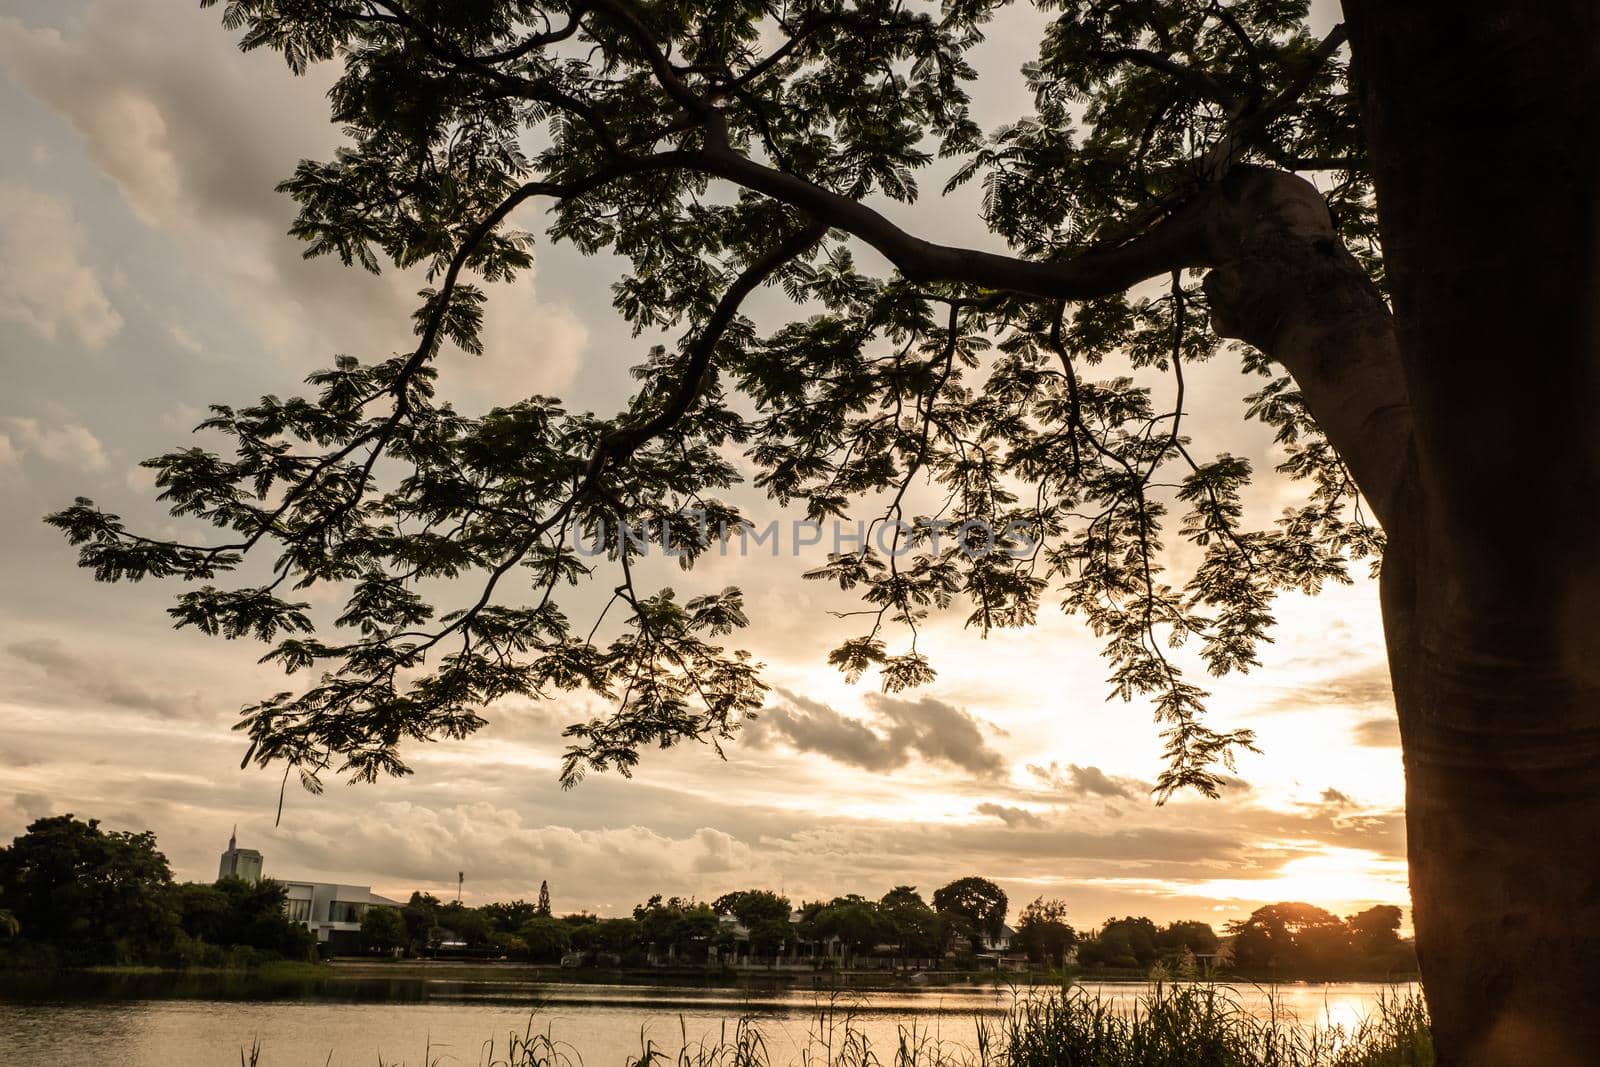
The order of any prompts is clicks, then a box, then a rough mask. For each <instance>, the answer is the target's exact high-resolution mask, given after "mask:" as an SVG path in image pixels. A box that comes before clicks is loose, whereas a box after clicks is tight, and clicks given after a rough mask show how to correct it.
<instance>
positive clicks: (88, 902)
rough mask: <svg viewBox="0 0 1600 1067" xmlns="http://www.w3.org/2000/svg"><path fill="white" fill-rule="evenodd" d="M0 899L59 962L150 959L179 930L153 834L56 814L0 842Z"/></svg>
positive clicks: (33, 939) (162, 859) (31, 938)
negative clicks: (56, 954) (2, 844)
mask: <svg viewBox="0 0 1600 1067" xmlns="http://www.w3.org/2000/svg"><path fill="white" fill-rule="evenodd" d="M0 907H3V908H4V909H6V910H7V911H9V912H10V913H11V916H12V922H11V923H8V924H7V926H8V927H9V926H12V925H13V924H14V925H15V926H16V927H17V928H18V929H19V930H20V932H21V934H22V936H24V937H26V938H27V939H28V940H29V941H30V942H32V943H34V944H40V945H47V946H50V947H51V948H52V949H54V950H56V951H57V952H59V953H60V954H61V957H62V959H63V961H64V962H69V963H75V964H85V963H128V962H146V961H154V960H156V959H157V958H159V956H160V955H161V953H162V952H163V951H164V950H165V949H167V948H168V947H169V946H170V945H172V943H173V941H174V939H175V938H176V937H177V934H178V930H179V926H178V914H177V910H176V908H175V906H174V889H173V884H172V871H171V868H169V867H168V866H167V858H166V857H165V856H163V855H162V854H161V853H160V852H159V851H157V849H156V839H155V835H154V834H152V833H150V832H148V831H145V832H143V833H125V832H122V831H117V830H110V831H107V830H102V829H100V823H99V820H97V819H90V820H89V821H88V822H82V821H80V820H78V819H76V818H74V817H73V816H71V815H54V816H51V817H49V818H44V819H37V820H35V821H34V822H33V823H31V824H29V826H28V829H27V832H26V833H24V834H22V835H21V836H19V837H17V838H15V839H14V840H13V841H12V842H11V844H10V846H9V847H6V848H0Z"/></svg>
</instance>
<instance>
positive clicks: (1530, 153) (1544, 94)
mask: <svg viewBox="0 0 1600 1067" xmlns="http://www.w3.org/2000/svg"><path fill="white" fill-rule="evenodd" d="M1345 10H1346V14H1347V17H1348V23H1349V26H1350V31H1351V38H1350V40H1351V49H1352V75H1353V81H1354V86H1355V88H1356V90H1357V93H1358V96H1359V98H1360V101H1361V110H1362V118H1363V122H1364V125H1365V128H1366V135H1367V139H1368V144H1369V147H1370V152H1371V157H1372V163H1373V170H1374V174H1375V177H1376V183H1377V193H1378V208H1379V219H1380V224H1381V227H1382V237H1383V246H1384V260H1385V266H1386V269H1387V271H1388V279H1389V289H1390V292H1391V294H1392V297H1393V301H1394V316H1395V323H1396V338H1397V342H1398V357H1399V361H1400V364H1401V366H1402V368H1403V372H1404V375H1403V376H1404V383H1405V389H1406V392H1407V395H1408V398H1409V402H1410V405H1411V409H1412V416H1413V438H1412V441H1413V447H1412V451H1411V452H1410V456H1411V457H1412V466H1411V468H1410V473H1409V475H1408V476H1407V477H1406V479H1405V484H1406V486H1407V488H1406V490H1405V491H1403V492H1401V493H1399V494H1397V496H1396V498H1395V500H1394V505H1395V506H1392V507H1391V509H1390V513H1389V514H1388V515H1386V516H1385V526H1386V528H1387V529H1388V532H1389V535H1390V546H1389V550H1388V553H1387V555H1386V556H1385V560H1384V582H1383V587H1384V588H1383V604H1384V625H1385V632H1386V635H1387V638H1388V644H1389V656H1390V666H1391V672H1392V675H1393V678H1394V683H1395V695H1396V703H1397V706H1398V709H1399V715H1400V728H1401V738H1402V743H1403V746H1404V754H1405V767H1406V823H1407V831H1408V841H1409V846H1408V847H1409V851H1410V860H1411V886H1412V896H1413V901H1414V905H1415V908H1414V919H1415V925H1416V930H1417V944H1418V953H1419V956H1420V957H1421V961H1422V972H1423V983H1424V987H1425V989H1426V991H1427V994H1428V1000H1429V1006H1430V1008H1431V1010H1432V1012H1433V1017H1434V1024H1435V1035H1436V1040H1437V1042H1438V1047H1439V1054H1440V1058H1439V1062H1440V1064H1441V1067H1489V1065H1491V1064H1492V1065H1497V1067H1498V1065H1504V1064H1538V1065H1541V1067H1575V1065H1578V1064H1592V1063H1595V1062H1597V1060H1600V1011H1597V1010H1596V1008H1597V1005H1596V1004H1595V1003H1594V1001H1595V1000H1596V999H1597V998H1596V997H1595V995H1594V994H1593V992H1592V981H1591V979H1590V977H1589V970H1590V968H1591V967H1592V966H1593V962H1594V960H1596V959H1597V958H1600V614H1597V613H1596V608H1597V604H1600V549H1597V544H1596V534H1597V531H1600V419H1597V418H1596V411H1597V410H1600V313H1597V307H1596V295H1597V292H1600V290H1597V283H1600V212H1597V207H1600V11H1597V9H1596V8H1595V6H1594V5H1592V4H1583V3H1575V2H1571V0H1567V2H1552V3H1547V4H1537V5H1532V4H1513V3H1509V2H1504V0H1501V2H1497V3H1481V2H1480V3H1472V4H1465V5H1457V6H1455V7H1451V8H1448V9H1446V8H1442V7H1440V6H1439V5H1436V4H1424V3H1420V2H1417V0H1346V2H1345ZM1313 410H1314V411H1316V408H1315V407H1313ZM1317 414H1318V415H1319V418H1320V417H1321V412H1317ZM1334 443H1335V444H1336V445H1338V446H1339V447H1341V448H1343V447H1344V444H1345V442H1344V441H1342V440H1340V439H1339V438H1338V437H1334Z"/></svg>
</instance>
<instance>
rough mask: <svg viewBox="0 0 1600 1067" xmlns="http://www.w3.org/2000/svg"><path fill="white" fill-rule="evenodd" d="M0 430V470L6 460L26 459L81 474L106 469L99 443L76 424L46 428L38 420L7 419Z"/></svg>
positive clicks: (107, 461) (106, 460) (96, 438)
mask: <svg viewBox="0 0 1600 1067" xmlns="http://www.w3.org/2000/svg"><path fill="white" fill-rule="evenodd" d="M0 427H4V430H3V431H0V436H3V439H4V441H5V443H4V444H3V445H0V466H3V465H5V463H6V462H7V457H8V456H9V457H10V459H9V461H10V462H13V463H15V462H17V460H18V459H19V458H20V457H24V456H30V455H34V456H38V457H39V458H40V459H44V460H48V461H49V462H51V463H60V464H63V465H65V466H69V467H76V468H77V469H79V470H84V471H103V470H105V469H106V468H107V467H108V466H110V463H111V461H110V460H109V459H107V458H106V450H105V447H104V446H103V445H101V444H100V439H99V438H98V437H96V436H95V435H94V434H92V433H90V432H89V430H88V428H87V427H85V426H82V425H80V424H78V423H68V424H66V425H64V426H46V425H44V424H43V423H41V422H40V421H39V420H38V419H34V418H21V417H16V416H8V417H6V418H3V419H0Z"/></svg>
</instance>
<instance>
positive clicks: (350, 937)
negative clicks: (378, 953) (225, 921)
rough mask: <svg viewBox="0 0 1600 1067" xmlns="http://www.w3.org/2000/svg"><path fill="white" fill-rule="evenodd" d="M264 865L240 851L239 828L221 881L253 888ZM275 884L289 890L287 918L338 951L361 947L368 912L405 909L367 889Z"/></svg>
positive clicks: (293, 882) (292, 882)
mask: <svg viewBox="0 0 1600 1067" xmlns="http://www.w3.org/2000/svg"><path fill="white" fill-rule="evenodd" d="M261 862H262V861H261V853H259V852H257V851H256V850H255V849H253V848H240V847H239V833H238V828H237V827H235V828H234V833H233V836H231V837H229V838H228V850H227V851H226V852H224V853H223V854H222V862H221V863H220V864H219V866H218V874H217V879H218V881H220V880H222V879H223V878H243V879H244V880H245V881H247V882H250V883H252V884H253V883H255V882H259V881H261ZM274 881H276V882H278V883H280V884H281V885H282V886H283V887H284V889H285V890H286V894H287V895H286V897H285V899H284V902H283V911H284V914H285V915H287V916H288V917H289V918H290V919H292V920H293V921H295V922H299V923H304V924H305V925H306V929H308V930H310V931H311V932H312V933H314V934H316V935H317V940H318V941H319V942H322V943H324V944H330V945H331V946H332V947H333V948H334V949H335V950H338V949H343V948H350V949H357V948H359V947H360V945H359V942H358V938H359V937H360V935H361V917H362V916H363V915H365V914H366V911H367V909H368V908H370V907H383V908H398V907H401V906H402V905H401V904H400V902H399V901H397V900H390V899H389V898H388V897H382V896H379V895H378V894H376V893H374V892H373V891H372V890H371V888H369V887H367V886H364V885H335V884H334V883H332V882H308V881H304V880H300V879H294V878H277V879H274Z"/></svg>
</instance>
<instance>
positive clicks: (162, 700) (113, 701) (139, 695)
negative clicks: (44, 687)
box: [5, 638, 196, 717]
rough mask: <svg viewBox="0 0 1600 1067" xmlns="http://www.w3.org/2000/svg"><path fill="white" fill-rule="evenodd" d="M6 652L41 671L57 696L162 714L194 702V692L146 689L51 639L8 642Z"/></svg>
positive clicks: (189, 709) (173, 711) (190, 706)
mask: <svg viewBox="0 0 1600 1067" xmlns="http://www.w3.org/2000/svg"><path fill="white" fill-rule="evenodd" d="M5 652H6V655H8V656H9V657H11V658H12V659H14V660H17V661H20V662H22V663H26V664H28V665H29V666H31V667H33V668H35V669H36V670H37V671H38V672H40V673H41V674H42V675H43V678H44V680H45V681H46V682H47V683H48V688H49V690H50V693H51V694H52V695H54V696H55V697H56V698H57V699H59V696H61V695H71V696H77V697H81V698H83V699H86V700H89V701H92V702H94V703H96V704H108V705H111V706H113V707H119V708H127V709H129V710H131V711H148V712H154V713H155V714H157V715H160V716H163V717H165V716H170V715H173V714H175V713H177V712H180V711H192V710H193V709H194V707H195V704H196V698H195V697H194V696H193V695H190V696H185V697H179V696H174V695H172V694H169V693H163V692H158V691H156V690H153V689H149V688H146V687H145V686H143V685H141V684H140V683H139V682H137V681H135V680H133V679H131V678H128V677H125V676H124V675H123V674H122V673H121V672H119V671H118V670H117V669H115V668H113V667H111V666H110V665H108V664H107V663H105V662H104V661H97V660H91V659H89V658H88V657H85V656H80V655H78V654H77V653H75V652H73V651H71V650H70V649H68V648H67V646H66V645H64V644H63V643H62V642H60V641H57V640H54V639H52V638H35V639H32V640H28V641H18V642H15V643H13V644H10V645H7V646H6V648H5ZM35 699H38V698H37V697H36V698H35Z"/></svg>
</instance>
